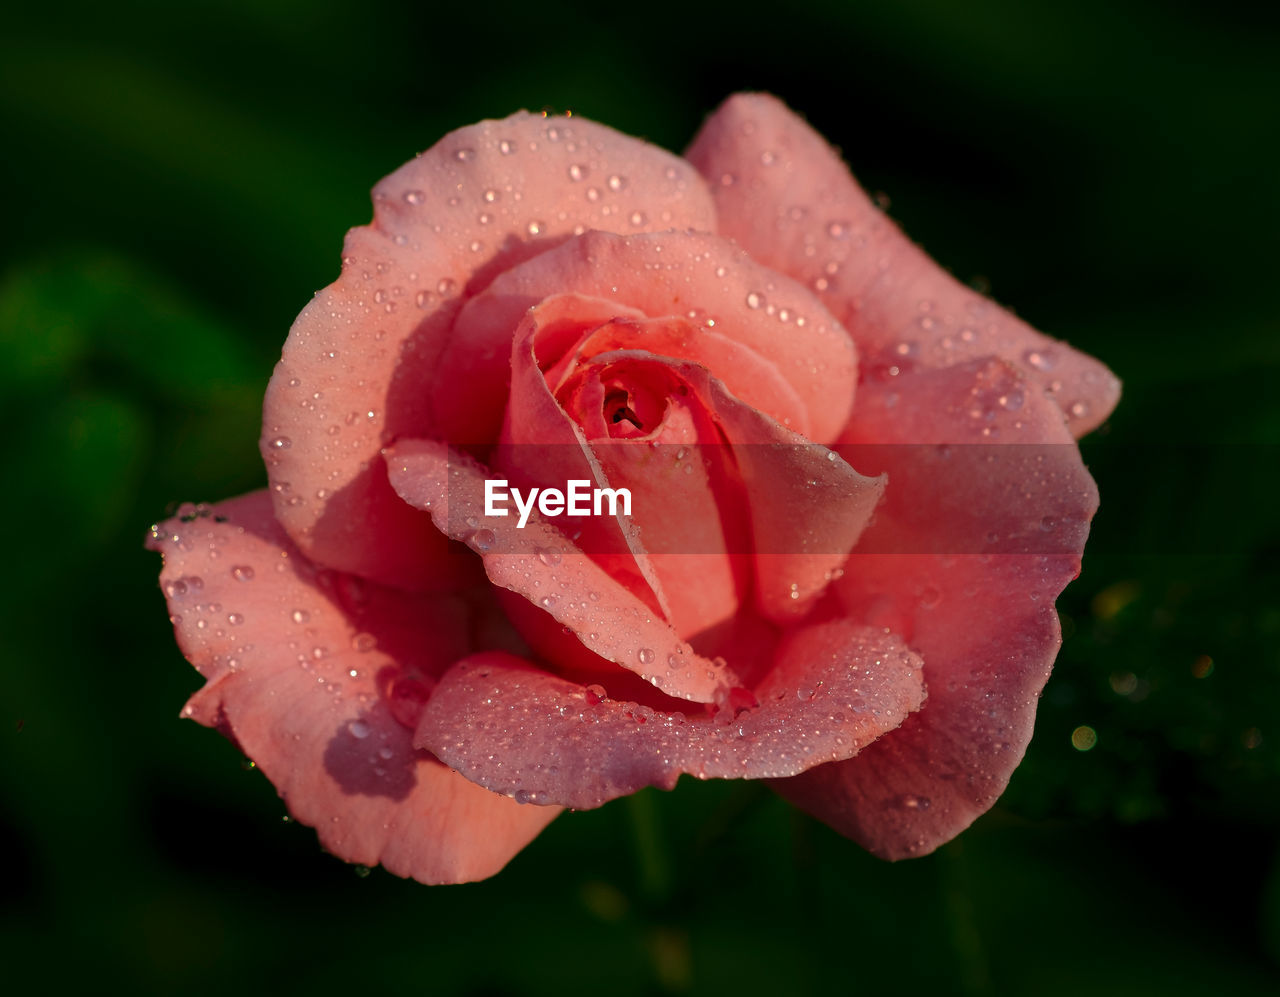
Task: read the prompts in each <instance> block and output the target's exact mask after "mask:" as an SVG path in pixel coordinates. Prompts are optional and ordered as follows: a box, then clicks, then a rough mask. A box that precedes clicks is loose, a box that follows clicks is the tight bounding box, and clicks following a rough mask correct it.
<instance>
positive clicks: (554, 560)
mask: <svg viewBox="0 0 1280 997" xmlns="http://www.w3.org/2000/svg"><path fill="white" fill-rule="evenodd" d="M560 558H561V555H560V552H559V551H558V550H556V549H555V548H554V547H539V548H538V560H539V561H541V562H542V563H543V564H545V565H546V566H547V567H548V568H554V567H555V566H556V565H557V564H559V563H560Z"/></svg>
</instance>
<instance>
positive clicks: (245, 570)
mask: <svg viewBox="0 0 1280 997" xmlns="http://www.w3.org/2000/svg"><path fill="white" fill-rule="evenodd" d="M231 577H232V578H234V579H235V580H236V581H238V582H248V581H252V580H253V568H251V567H249V565H247V564H237V565H234V566H233V567H232V568H231Z"/></svg>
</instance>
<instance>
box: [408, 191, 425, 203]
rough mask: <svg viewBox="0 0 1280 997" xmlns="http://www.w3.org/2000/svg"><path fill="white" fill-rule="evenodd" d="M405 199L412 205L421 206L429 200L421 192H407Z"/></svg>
mask: <svg viewBox="0 0 1280 997" xmlns="http://www.w3.org/2000/svg"><path fill="white" fill-rule="evenodd" d="M404 199H405V200H406V201H407V202H409V203H410V204H421V203H422V202H423V201H425V200H426V199H427V195H426V194H424V193H423V192H422V191H420V190H406V191H405V192H404Z"/></svg>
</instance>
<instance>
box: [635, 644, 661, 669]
mask: <svg viewBox="0 0 1280 997" xmlns="http://www.w3.org/2000/svg"><path fill="white" fill-rule="evenodd" d="M636 657H637V658H638V659H640V664H642V665H651V664H653V660H654V658H656V657H657V655H655V654H654V653H653V648H651V647H642V648H640V650H638V651H637V652H636Z"/></svg>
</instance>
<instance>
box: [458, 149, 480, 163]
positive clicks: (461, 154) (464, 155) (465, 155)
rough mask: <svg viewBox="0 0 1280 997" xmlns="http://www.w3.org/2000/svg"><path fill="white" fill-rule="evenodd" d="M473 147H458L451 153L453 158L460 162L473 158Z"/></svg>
mask: <svg viewBox="0 0 1280 997" xmlns="http://www.w3.org/2000/svg"><path fill="white" fill-rule="evenodd" d="M475 155H476V151H475V149H459V150H457V151H456V152H455V153H454V154H453V158H454V159H456V160H457V161H458V162H460V163H468V162H470V161H471V160H472V159H474V158H475Z"/></svg>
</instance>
